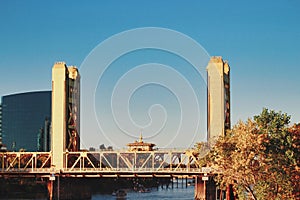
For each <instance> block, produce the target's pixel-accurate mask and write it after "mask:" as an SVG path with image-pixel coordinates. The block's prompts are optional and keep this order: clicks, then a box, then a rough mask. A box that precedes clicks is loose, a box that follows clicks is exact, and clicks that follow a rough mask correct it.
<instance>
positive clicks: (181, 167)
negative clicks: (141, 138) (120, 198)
mask: <svg viewBox="0 0 300 200" xmlns="http://www.w3.org/2000/svg"><path fill="white" fill-rule="evenodd" d="M63 154H64V157H65V161H64V162H65V163H64V166H65V168H63V169H53V168H55V166H51V160H52V153H51V152H5V153H0V167H1V172H0V173H1V174H2V175H3V174H6V173H7V174H9V173H10V174H11V173H20V172H22V173H37V174H38V173H44V174H45V173H49V174H50V173H53V171H55V172H56V173H62V174H64V175H66V176H76V177H78V176H84V177H85V176H86V177H93V176H96V177H108V176H115V175H116V176H120V177H122V176H145V177H146V176H165V175H171V176H172V175H176V176H178V175H193V174H194V175H196V174H199V173H203V172H202V171H201V168H200V166H199V165H198V163H197V157H196V156H195V154H194V153H193V151H192V150H185V151H184V150H183V151H179V150H156V151H127V150H123V151H97V152H96V151H95V152H87V151H80V152H64V153H63Z"/></svg>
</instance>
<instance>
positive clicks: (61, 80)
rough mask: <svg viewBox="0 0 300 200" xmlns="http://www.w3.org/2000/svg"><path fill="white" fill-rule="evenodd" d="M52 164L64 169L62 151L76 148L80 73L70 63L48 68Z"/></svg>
mask: <svg viewBox="0 0 300 200" xmlns="http://www.w3.org/2000/svg"><path fill="white" fill-rule="evenodd" d="M51 144H52V148H51V149H52V153H53V157H52V158H53V160H52V164H53V165H55V166H56V167H57V168H58V169H63V168H64V166H63V165H64V164H63V163H64V157H63V152H66V151H79V150H80V75H79V71H78V69H77V68H76V67H74V66H69V67H68V66H67V65H66V63H64V62H57V63H55V64H54V66H53V68H52V143H51Z"/></svg>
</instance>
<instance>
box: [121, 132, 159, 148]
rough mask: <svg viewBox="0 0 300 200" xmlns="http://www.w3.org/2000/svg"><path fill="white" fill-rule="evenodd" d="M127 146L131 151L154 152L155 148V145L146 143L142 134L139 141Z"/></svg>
mask: <svg viewBox="0 0 300 200" xmlns="http://www.w3.org/2000/svg"><path fill="white" fill-rule="evenodd" d="M127 146H128V148H129V149H128V150H129V151H153V147H154V146H155V144H153V143H146V142H144V141H143V136H142V134H141V136H140V140H139V141H135V142H133V143H128V144H127Z"/></svg>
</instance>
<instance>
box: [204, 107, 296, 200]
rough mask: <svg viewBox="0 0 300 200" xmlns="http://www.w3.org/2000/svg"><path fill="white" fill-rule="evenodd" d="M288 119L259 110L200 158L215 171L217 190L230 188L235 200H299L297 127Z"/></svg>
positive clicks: (271, 112)
mask: <svg viewBox="0 0 300 200" xmlns="http://www.w3.org/2000/svg"><path fill="white" fill-rule="evenodd" d="M289 122H290V116H288V115H287V114H283V113H281V112H275V111H272V110H271V111H269V110H268V109H263V111H262V113H261V114H260V115H257V116H255V117H254V120H251V119H249V120H248V121H247V122H238V124H237V125H235V126H234V127H233V128H232V130H229V131H228V132H227V134H226V136H225V137H220V138H219V139H218V140H217V142H216V144H215V145H214V147H213V149H212V151H211V152H210V153H209V154H208V155H207V156H206V157H205V158H204V159H205V162H206V165H208V166H211V167H212V168H214V169H215V170H217V171H219V172H220V173H219V175H218V176H217V177H216V181H217V182H218V183H219V185H220V187H221V189H225V187H226V186H227V185H228V184H231V185H233V187H234V189H235V192H236V193H237V194H238V196H239V199H299V188H300V187H299V177H300V175H299V169H300V167H299V166H300V165H299V162H300V161H299V155H300V154H299V147H300V139H299V138H300V137H299V135H300V125H294V126H293V127H291V128H289V127H288V125H289Z"/></svg>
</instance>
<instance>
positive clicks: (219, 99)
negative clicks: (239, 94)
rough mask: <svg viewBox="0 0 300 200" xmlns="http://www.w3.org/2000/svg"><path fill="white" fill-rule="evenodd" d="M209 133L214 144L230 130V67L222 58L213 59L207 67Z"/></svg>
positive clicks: (210, 140) (209, 139)
mask: <svg viewBox="0 0 300 200" xmlns="http://www.w3.org/2000/svg"><path fill="white" fill-rule="evenodd" d="M206 69H207V82H208V92H207V98H208V99H207V109H208V110H207V115H208V116H207V129H208V131H207V133H208V138H207V139H208V141H209V142H211V143H214V141H215V140H216V139H217V138H218V137H219V136H224V135H225V134H226V130H228V129H230V67H229V65H228V63H227V61H223V59H222V57H220V56H213V57H211V59H210V61H209V63H208V65H207V68H206Z"/></svg>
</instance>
